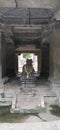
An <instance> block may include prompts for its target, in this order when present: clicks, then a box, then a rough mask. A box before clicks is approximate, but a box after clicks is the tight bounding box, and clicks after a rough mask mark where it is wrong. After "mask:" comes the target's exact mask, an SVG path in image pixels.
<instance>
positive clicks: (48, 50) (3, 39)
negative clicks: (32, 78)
mask: <svg viewBox="0 0 60 130" xmlns="http://www.w3.org/2000/svg"><path fill="white" fill-rule="evenodd" d="M26 54H27V56H28V55H30V54H31V55H32V57H34V58H35V60H36V64H35V60H34V64H35V69H36V79H37V84H38V82H39V83H40V84H39V85H41V82H42V80H43V79H44V81H45V80H46V82H47V84H49V83H50V85H51V86H52V87H51V88H52V90H53V91H54V87H57V86H59V85H60V1H59V0H53V1H52V0H42V1H41V0H37V2H36V0H11V1H10V0H0V79H1V82H0V84H1V88H3V85H4V82H5V80H4V79H5V78H6V77H8V79H9V80H8V81H11V79H13V80H14V83H10V84H9V85H10V90H11V91H12V90H13V91H14V93H15V92H16V91H15V90H14V89H13V84H14V85H15V88H16V84H17V80H18V82H19V75H20V74H21V69H22V65H23V64H24V63H22V62H23V58H24V56H26ZM31 55H30V56H31ZM19 61H20V62H19ZM24 62H25V61H24ZM20 65H21V66H20ZM19 68H20V69H19ZM16 79H17V80H16ZM42 86H43V85H42ZM5 88H6V91H5V92H6V93H8V88H9V87H8V86H7V85H6V86H5ZM5 88H4V89H5ZM28 88H29V87H28ZM28 88H27V90H26V93H27V91H28ZM31 89H33V90H34V92H35V91H36V89H37V88H36V86H35V88H33V86H31ZM41 89H42V87H41ZM16 90H17V88H16ZM33 90H32V91H33ZM38 91H39V90H38ZM47 91H48V93H49V91H50V89H49V90H48V88H47ZM40 93H41V92H40ZM42 93H43V92H42ZM56 94H57V92H56ZM53 95H54V94H53ZM57 95H58V94H57ZM19 96H20V95H19ZM19 98H20V97H19ZM19 98H18V99H19ZM21 98H22V95H21ZM38 98H39V96H38ZM20 100H21V99H20ZM23 107H24V106H23Z"/></svg>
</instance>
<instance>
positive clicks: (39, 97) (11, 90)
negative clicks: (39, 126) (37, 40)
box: [0, 80, 60, 123]
mask: <svg viewBox="0 0 60 130" xmlns="http://www.w3.org/2000/svg"><path fill="white" fill-rule="evenodd" d="M1 88H3V89H2V90H3V92H4V93H5V95H11V97H12V99H14V102H15V99H16V103H15V107H16V108H20V109H32V108H35V107H36V106H40V105H42V106H43V107H44V105H45V107H46V113H40V114H39V116H40V118H39V117H36V116H33V115H31V116H29V117H28V118H27V119H26V120H24V121H22V122H26V123H27V122H42V121H54V120H60V118H59V117H56V116H54V115H52V114H51V113H50V111H49V105H50V104H55V103H57V104H59V100H58V99H59V98H58V97H59V94H60V87H59V86H55V87H54V86H53V85H52V84H51V83H50V82H49V81H47V80H40V81H38V82H37V84H35V85H31V84H27V85H21V84H20V83H19V82H18V81H16V80H11V81H10V82H9V83H7V84H6V85H3V87H1V86H0V89H1Z"/></svg>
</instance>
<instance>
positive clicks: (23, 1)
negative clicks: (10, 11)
mask: <svg viewBox="0 0 60 130" xmlns="http://www.w3.org/2000/svg"><path fill="white" fill-rule="evenodd" d="M0 7H28V8H38V7H39V8H49V7H52V8H57V9H58V8H60V0H37V1H36V0H0Z"/></svg>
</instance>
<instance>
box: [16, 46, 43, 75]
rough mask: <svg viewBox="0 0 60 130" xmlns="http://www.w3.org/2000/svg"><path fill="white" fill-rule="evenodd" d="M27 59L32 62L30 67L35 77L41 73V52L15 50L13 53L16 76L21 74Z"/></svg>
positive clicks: (36, 50) (37, 50) (35, 50)
mask: <svg viewBox="0 0 60 130" xmlns="http://www.w3.org/2000/svg"><path fill="white" fill-rule="evenodd" d="M29 47H30V46H29ZM27 59H31V60H32V65H33V68H34V70H35V73H36V75H38V74H40V71H41V62H40V61H41V52H40V49H33V50H32V49H30V48H29V49H28V50H27V49H26V48H25V49H23V50H22V49H21V48H18V49H16V53H15V72H16V74H18V75H19V74H21V73H22V68H23V66H24V64H26V61H27Z"/></svg>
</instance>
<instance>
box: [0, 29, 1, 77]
mask: <svg viewBox="0 0 60 130" xmlns="http://www.w3.org/2000/svg"><path fill="white" fill-rule="evenodd" d="M0 79H1V30H0Z"/></svg>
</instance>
